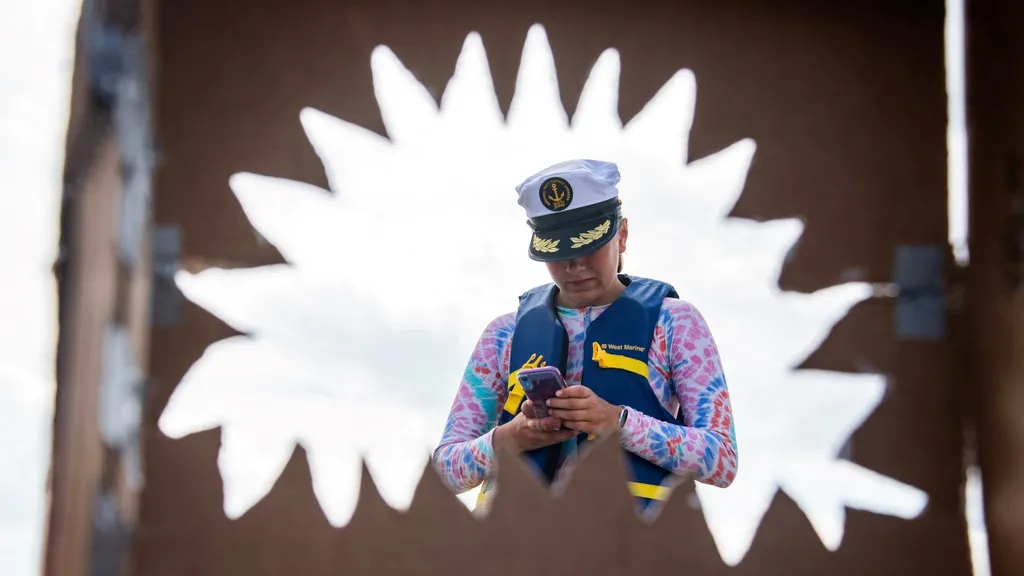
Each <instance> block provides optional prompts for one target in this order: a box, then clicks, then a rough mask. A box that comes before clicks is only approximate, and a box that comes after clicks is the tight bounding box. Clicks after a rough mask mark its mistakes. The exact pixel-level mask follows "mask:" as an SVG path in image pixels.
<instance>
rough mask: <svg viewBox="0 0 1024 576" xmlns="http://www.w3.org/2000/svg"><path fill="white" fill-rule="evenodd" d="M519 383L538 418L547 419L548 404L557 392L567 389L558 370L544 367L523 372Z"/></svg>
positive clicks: (519, 375)
mask: <svg viewBox="0 0 1024 576" xmlns="http://www.w3.org/2000/svg"><path fill="white" fill-rule="evenodd" d="M518 377H519V383H520V384H521V385H522V386H523V392H525V393H526V397H527V398H529V399H530V400H531V401H532V402H533V412H534V414H536V415H537V417H538V418H547V416H548V407H547V404H546V402H547V401H548V400H550V399H551V398H554V397H555V392H558V391H559V390H560V389H562V388H565V380H563V379H562V375H561V374H560V373H559V371H558V369H557V368H554V367H547V366H546V367H542V368H533V369H528V370H521V371H519V374H518Z"/></svg>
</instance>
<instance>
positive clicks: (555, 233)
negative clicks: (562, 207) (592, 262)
mask: <svg viewBox="0 0 1024 576" xmlns="http://www.w3.org/2000/svg"><path fill="white" fill-rule="evenodd" d="M618 231H619V211H618V210H617V209H615V210H612V211H610V212H608V213H605V214H599V215H597V216H594V217H592V218H588V219H586V220H575V219H574V221H571V222H569V223H567V224H566V225H565V226H555V227H544V228H543V229H535V230H534V232H533V235H532V236H531V238H530V248H529V251H530V258H531V259H533V260H536V261H538V262H559V261H562V260H571V259H573V258H580V257H582V256H586V255H587V254H591V253H593V252H597V251H598V250H600V249H601V248H602V247H604V245H605V244H607V243H608V242H610V241H611V240H612V238H615V235H616V234H617V233H618Z"/></svg>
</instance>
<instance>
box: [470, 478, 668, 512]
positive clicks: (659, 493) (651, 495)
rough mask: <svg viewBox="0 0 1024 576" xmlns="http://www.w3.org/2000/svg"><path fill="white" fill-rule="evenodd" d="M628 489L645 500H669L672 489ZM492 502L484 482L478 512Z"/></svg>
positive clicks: (631, 484) (647, 486) (645, 486)
mask: <svg viewBox="0 0 1024 576" xmlns="http://www.w3.org/2000/svg"><path fill="white" fill-rule="evenodd" d="M626 487H627V488H628V489H629V493H630V494H632V495H633V496H635V497H637V498H643V499H645V500H668V497H669V495H670V494H672V489H671V488H668V487H666V486H661V485H658V484H644V483H642V482H627V483H626ZM490 500H491V482H490V481H489V480H484V483H483V486H481V487H480V493H479V494H477V496H476V506H475V509H476V510H483V509H485V507H486V506H487V504H489V503H490Z"/></svg>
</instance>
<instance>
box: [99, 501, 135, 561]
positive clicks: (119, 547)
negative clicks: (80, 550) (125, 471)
mask: <svg viewBox="0 0 1024 576" xmlns="http://www.w3.org/2000/svg"><path fill="white" fill-rule="evenodd" d="M133 532H134V531H133V530H132V527H131V526H128V525H126V523H125V522H124V521H123V520H122V519H121V510H120V506H119V505H118V500H117V494H116V493H114V492H113V491H112V490H109V489H105V490H100V491H98V492H97V493H96V495H95V497H94V499H93V505H92V538H90V539H89V540H90V545H91V547H92V554H90V558H91V561H90V564H91V565H90V567H89V574H91V575H93V576H115V575H117V574H122V573H123V572H124V563H125V556H126V554H127V553H128V551H129V548H130V547H131V543H132V540H133Z"/></svg>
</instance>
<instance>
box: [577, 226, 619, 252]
mask: <svg viewBox="0 0 1024 576" xmlns="http://www.w3.org/2000/svg"><path fill="white" fill-rule="evenodd" d="M611 227H612V221H611V220H605V221H604V223H602V224H601V225H600V226H598V227H597V228H594V229H593V230H587V231H586V232H584V233H583V234H580V235H579V236H573V237H572V238H569V240H572V246H570V248H581V247H583V246H586V245H587V244H590V243H591V242H593V241H595V240H598V239H600V238H601V237H602V236H604V235H605V234H607V233H608V229H609V228H611Z"/></svg>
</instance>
